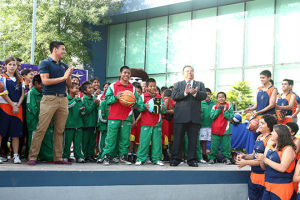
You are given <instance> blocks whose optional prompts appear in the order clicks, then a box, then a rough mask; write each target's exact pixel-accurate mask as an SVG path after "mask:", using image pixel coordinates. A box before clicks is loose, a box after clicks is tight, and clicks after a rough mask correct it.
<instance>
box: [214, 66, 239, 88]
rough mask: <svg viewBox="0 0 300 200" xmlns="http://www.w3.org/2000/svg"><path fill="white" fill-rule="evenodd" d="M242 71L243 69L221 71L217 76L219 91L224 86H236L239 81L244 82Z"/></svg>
mask: <svg viewBox="0 0 300 200" xmlns="http://www.w3.org/2000/svg"><path fill="white" fill-rule="evenodd" d="M242 77H243V76H242V70H241V69H230V70H220V71H217V74H216V83H217V84H216V86H217V91H220V88H223V86H224V87H225V86H229V87H231V86H232V85H235V84H236V83H237V82H238V81H242Z"/></svg>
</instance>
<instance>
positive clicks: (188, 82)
mask: <svg viewBox="0 0 300 200" xmlns="http://www.w3.org/2000/svg"><path fill="white" fill-rule="evenodd" d="M187 84H188V85H189V89H191V88H192V86H191V81H187Z"/></svg>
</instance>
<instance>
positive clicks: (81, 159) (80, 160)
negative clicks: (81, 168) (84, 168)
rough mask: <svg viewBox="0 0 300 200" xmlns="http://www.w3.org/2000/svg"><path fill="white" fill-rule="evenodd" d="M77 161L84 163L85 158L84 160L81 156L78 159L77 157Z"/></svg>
mask: <svg viewBox="0 0 300 200" xmlns="http://www.w3.org/2000/svg"><path fill="white" fill-rule="evenodd" d="M77 162H78V163H85V160H84V159H83V158H78V159H77Z"/></svg>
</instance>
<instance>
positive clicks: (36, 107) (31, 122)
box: [26, 75, 53, 162]
mask: <svg viewBox="0 0 300 200" xmlns="http://www.w3.org/2000/svg"><path fill="white" fill-rule="evenodd" d="M32 85H33V86H32V88H31V90H30V91H29V92H28V94H27V99H26V109H27V110H26V120H27V129H28V151H29V150H30V146H31V141H32V138H33V135H34V133H35V130H36V127H37V124H38V122H39V114H40V102H41V100H42V97H43V94H42V89H43V86H42V81H41V77H40V75H35V76H34V77H33V80H32ZM38 159H39V160H43V161H48V162H51V161H53V124H52V123H51V124H50V125H49V127H48V129H47V131H46V134H45V136H44V139H43V142H42V145H41V150H40V153H39V156H38Z"/></svg>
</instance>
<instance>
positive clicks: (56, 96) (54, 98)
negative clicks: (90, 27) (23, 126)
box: [27, 41, 73, 165]
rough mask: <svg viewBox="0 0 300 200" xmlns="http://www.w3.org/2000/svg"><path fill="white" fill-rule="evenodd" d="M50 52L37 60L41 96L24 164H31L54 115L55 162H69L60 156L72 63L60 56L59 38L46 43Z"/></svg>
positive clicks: (61, 51) (34, 162) (64, 51)
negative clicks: (41, 90)
mask: <svg viewBox="0 0 300 200" xmlns="http://www.w3.org/2000/svg"><path fill="white" fill-rule="evenodd" d="M50 52H51V55H50V56H49V57H48V58H46V59H45V60H43V61H42V62H41V63H40V64H39V72H40V75H41V79H42V83H43V98H42V100H41V103H40V115H39V123H38V125H37V128H36V132H35V134H34V137H33V139H32V142H31V147H30V152H29V161H28V162H27V164H28V165H35V164H36V159H37V156H38V154H39V151H40V148H41V143H42V141H43V138H44V136H45V133H46V130H47V128H48V126H49V124H50V122H51V119H52V118H53V117H54V154H53V160H54V163H56V164H70V163H69V162H65V161H63V159H62V149H63V139H64V129H65V124H66V120H67V118H68V99H67V94H66V89H67V87H70V86H71V74H72V72H73V68H72V67H68V65H66V64H64V63H63V62H61V61H60V60H61V59H62V58H63V57H64V55H65V54H66V49H65V45H64V43H62V42H58V41H53V42H51V43H50Z"/></svg>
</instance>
